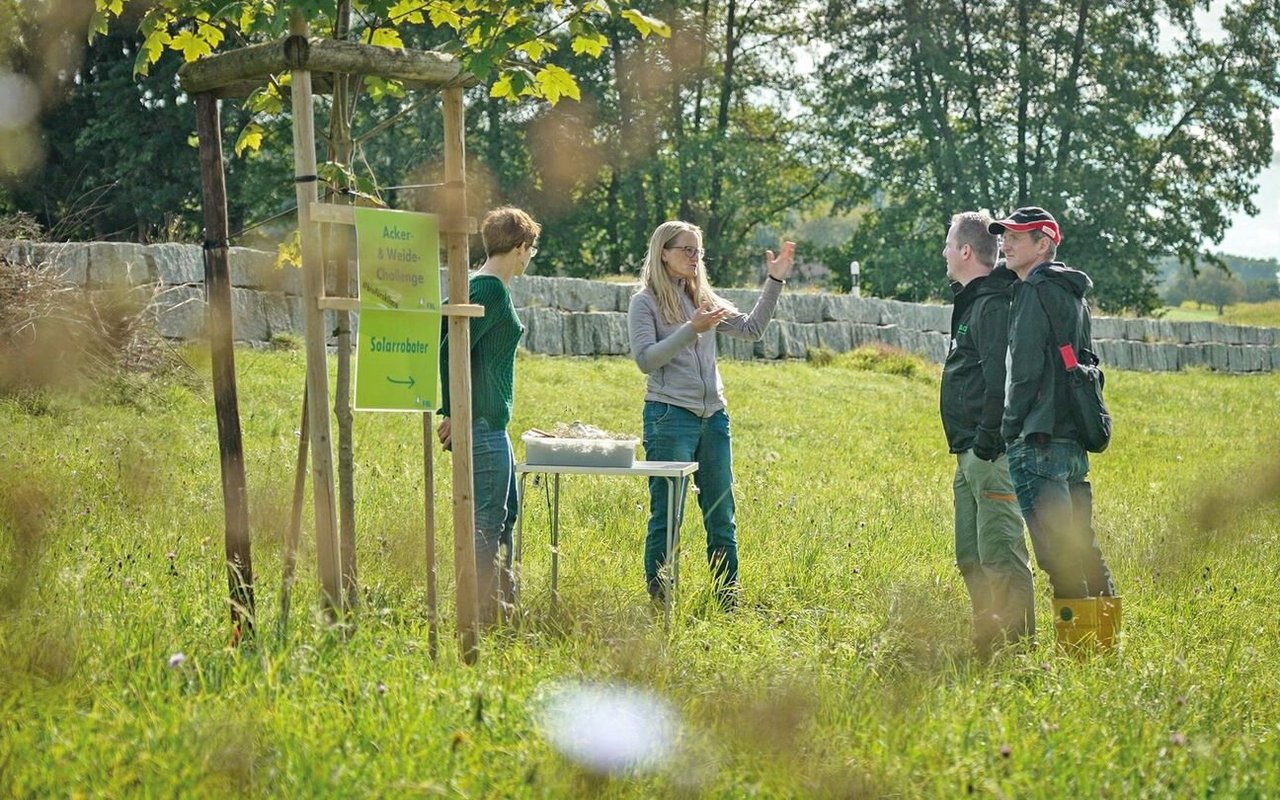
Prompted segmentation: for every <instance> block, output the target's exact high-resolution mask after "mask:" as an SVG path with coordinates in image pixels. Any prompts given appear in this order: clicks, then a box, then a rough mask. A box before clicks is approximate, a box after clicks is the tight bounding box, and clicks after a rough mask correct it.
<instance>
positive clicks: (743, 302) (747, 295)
mask: <svg viewBox="0 0 1280 800" xmlns="http://www.w3.org/2000/svg"><path fill="white" fill-rule="evenodd" d="M716 294H718V295H720V296H721V297H723V298H724V299H725V300H728V301H729V302H730V303H733V304H734V305H735V306H737V307H738V310H739V311H741V312H742V313H744V314H750V313H751V309H753V308H755V306H756V301H757V300H759V299H760V291H759V290H758V289H717V290H716Z"/></svg>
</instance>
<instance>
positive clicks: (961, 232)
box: [951, 211, 1000, 267]
mask: <svg viewBox="0 0 1280 800" xmlns="http://www.w3.org/2000/svg"><path fill="white" fill-rule="evenodd" d="M951 224H952V226H953V227H955V229H956V244H957V245H965V244H967V245H969V246H970V247H972V248H973V254H974V256H975V257H977V259H978V260H979V261H981V262H982V263H983V264H985V265H986V266H988V267H991V266H995V263H996V253H997V251H998V250H999V249H1000V241H999V240H998V239H997V238H996V235H995V234H994V233H992V232H991V231H990V230H989V226H990V225H991V215H990V214H988V213H987V212H985V211H961V212H960V213H959V214H956V215H955V216H953V217H952V218H951Z"/></svg>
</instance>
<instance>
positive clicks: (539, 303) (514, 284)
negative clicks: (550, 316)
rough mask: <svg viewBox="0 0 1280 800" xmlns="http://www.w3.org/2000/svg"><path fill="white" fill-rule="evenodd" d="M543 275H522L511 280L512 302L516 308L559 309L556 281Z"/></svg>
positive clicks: (556, 279)
mask: <svg viewBox="0 0 1280 800" xmlns="http://www.w3.org/2000/svg"><path fill="white" fill-rule="evenodd" d="M558 280H559V278H548V277H546V276H543V275H520V276H518V277H516V278H512V279H511V285H510V287H509V289H510V291H511V302H512V304H513V305H515V307H516V308H559V306H558V303H559V298H558V297H557V294H558V292H557V291H556V281H558Z"/></svg>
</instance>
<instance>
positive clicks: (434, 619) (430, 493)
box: [422, 411, 440, 661]
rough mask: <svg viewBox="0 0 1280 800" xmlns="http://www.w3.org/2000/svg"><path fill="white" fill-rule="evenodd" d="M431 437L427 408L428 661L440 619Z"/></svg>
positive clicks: (424, 419) (424, 441)
mask: <svg viewBox="0 0 1280 800" xmlns="http://www.w3.org/2000/svg"><path fill="white" fill-rule="evenodd" d="M434 440H435V437H434V436H433V435H432V431H431V412H430V411H427V412H425V413H424V414H423V415H422V478H423V481H422V483H423V495H424V497H423V499H424V501H425V506H426V527H427V652H429V653H430V654H431V660H432V661H434V660H435V658H436V651H437V649H438V644H437V640H438V636H437V633H436V627H437V624H438V621H439V619H440V613H439V604H438V601H437V598H436V470H435V457H434V456H433V455H432V452H431V448H432V446H433V445H434Z"/></svg>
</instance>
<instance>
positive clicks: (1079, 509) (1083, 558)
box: [1009, 441, 1115, 598]
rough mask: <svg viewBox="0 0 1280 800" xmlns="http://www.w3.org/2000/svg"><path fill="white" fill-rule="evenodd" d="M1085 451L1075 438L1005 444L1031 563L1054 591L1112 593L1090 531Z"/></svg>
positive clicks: (1090, 502)
mask: <svg viewBox="0 0 1280 800" xmlns="http://www.w3.org/2000/svg"><path fill="white" fill-rule="evenodd" d="M1088 474H1089V456H1088V454H1087V453H1085V451H1084V448H1083V447H1081V446H1080V445H1079V444H1078V443H1076V442H1069V441H1049V442H1048V443H1047V444H1045V445H1043V446H1037V445H1034V444H1031V443H1028V442H1025V441H1019V442H1014V443H1013V444H1011V445H1010V446H1009V475H1010V477H1012V478H1013V486H1014V489H1015V490H1016V491H1017V493H1018V504H1019V505H1020V506H1021V507H1022V516H1023V517H1024V518H1025V519H1026V521H1027V530H1029V531H1030V532H1031V545H1032V547H1033V548H1034V550H1035V553H1036V563H1038V564H1039V565H1040V568H1041V569H1043V570H1044V571H1045V572H1047V573H1048V574H1049V582H1050V583H1051V584H1052V585H1053V596H1054V597H1063V598H1080V597H1097V596H1099V595H1114V594H1115V585H1114V584H1113V583H1112V582H1111V570H1109V569H1108V568H1107V562H1106V561H1104V560H1103V558H1102V550H1101V549H1100V548H1099V547H1098V540H1097V538H1096V537H1095V536H1094V532H1093V487H1091V486H1090V485H1089V481H1087V480H1085V478H1086V476H1087V475H1088Z"/></svg>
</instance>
